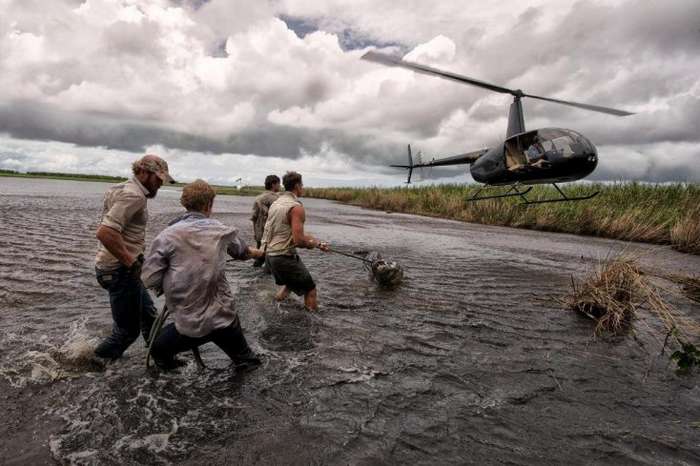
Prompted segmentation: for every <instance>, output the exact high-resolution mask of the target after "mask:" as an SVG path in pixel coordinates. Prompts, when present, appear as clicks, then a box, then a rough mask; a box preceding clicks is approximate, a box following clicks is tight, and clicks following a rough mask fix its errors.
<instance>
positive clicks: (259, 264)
mask: <svg viewBox="0 0 700 466" xmlns="http://www.w3.org/2000/svg"><path fill="white" fill-rule="evenodd" d="M256 244H257V246H256V247H257V248H258V249H260V244H261V241H259V240H258V241H256ZM263 265H265V256H262V257H258V258H256V259H255V260H254V261H253V267H262V266H263Z"/></svg>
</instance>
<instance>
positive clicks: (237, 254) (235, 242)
mask: <svg viewBox="0 0 700 466" xmlns="http://www.w3.org/2000/svg"><path fill="white" fill-rule="evenodd" d="M226 252H228V255H229V256H231V257H233V258H234V259H240V260H245V259H247V258H248V245H247V244H246V243H245V241H243V240H242V239H241V238H240V237H239V236H238V235H234V236H233V237H232V238H231V242H230V243H229V244H228V246H226Z"/></svg>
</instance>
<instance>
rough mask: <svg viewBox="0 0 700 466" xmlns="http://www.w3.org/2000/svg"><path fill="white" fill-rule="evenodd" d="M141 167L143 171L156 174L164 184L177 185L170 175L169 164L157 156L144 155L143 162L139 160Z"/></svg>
mask: <svg viewBox="0 0 700 466" xmlns="http://www.w3.org/2000/svg"><path fill="white" fill-rule="evenodd" d="M139 165H140V166H141V168H142V169H144V170H147V171H149V172H152V173H155V174H156V176H158V178H160V179H161V181H163V183H175V180H174V179H173V177H172V176H170V173H168V162H166V161H165V160H163V159H161V158H160V157H158V156H157V155H153V154H146V155H144V156H143V157H142V158H141V160H139Z"/></svg>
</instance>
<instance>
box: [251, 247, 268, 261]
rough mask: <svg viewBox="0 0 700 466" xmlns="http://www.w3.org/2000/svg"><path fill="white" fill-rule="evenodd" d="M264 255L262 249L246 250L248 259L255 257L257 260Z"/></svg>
mask: <svg viewBox="0 0 700 466" xmlns="http://www.w3.org/2000/svg"><path fill="white" fill-rule="evenodd" d="M264 255H265V253H264V252H263V250H262V249H257V248H248V257H255V258H256V259H257V258H259V257H263V256H264Z"/></svg>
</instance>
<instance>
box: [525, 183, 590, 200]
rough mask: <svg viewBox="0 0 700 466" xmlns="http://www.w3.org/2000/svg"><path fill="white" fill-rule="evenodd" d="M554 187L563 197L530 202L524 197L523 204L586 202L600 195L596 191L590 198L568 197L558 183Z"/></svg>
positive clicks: (553, 184)
mask: <svg viewBox="0 0 700 466" xmlns="http://www.w3.org/2000/svg"><path fill="white" fill-rule="evenodd" d="M552 186H554V187H555V188H556V189H557V191H559V194H561V197H558V198H554V199H542V200H537V201H530V200H529V199H527V198H526V197H524V196H522V197H523V201H524V202H523V204H525V205H530V204H546V203H548V202H566V201H585V200H586V199H592V198H594V197H596V196H597V195H598V194H600V191H596V192H594V193H593V194H589V195H588V196H579V197H568V196H567V195H566V194H564V192H563V191H562V190H561V189H559V186H557V184H556V183H552Z"/></svg>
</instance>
